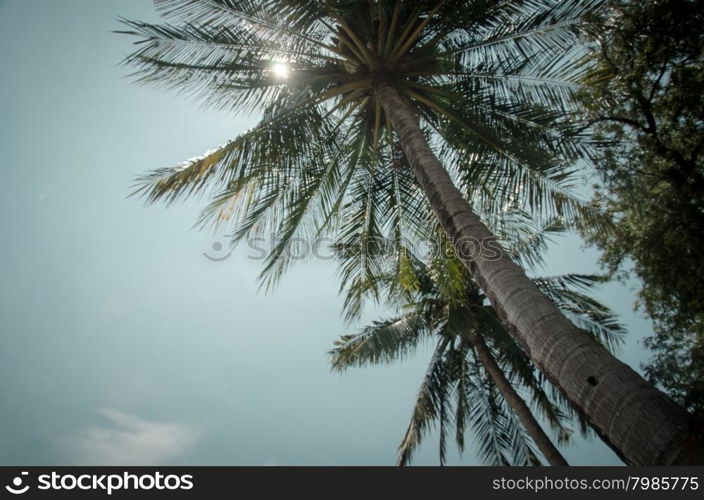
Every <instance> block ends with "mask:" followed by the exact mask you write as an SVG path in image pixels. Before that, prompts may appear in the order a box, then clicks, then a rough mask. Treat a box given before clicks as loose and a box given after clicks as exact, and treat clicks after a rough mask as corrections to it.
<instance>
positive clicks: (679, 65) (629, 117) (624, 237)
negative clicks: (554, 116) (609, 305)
mask: <svg viewBox="0 0 704 500" xmlns="http://www.w3.org/2000/svg"><path fill="white" fill-rule="evenodd" d="M596 26H597V29H596V30H595V32H596V34H597V37H598V39H599V44H598V46H597V47H596V48H595V50H594V56H595V57H596V58H597V60H598V63H599V64H598V67H597V69H596V70H595V71H594V72H593V73H591V74H590V76H589V78H588V80H587V82H588V83H589V84H590V87H591V90H589V91H587V92H586V93H585V103H586V104H587V105H588V106H589V107H590V109H591V112H592V113H593V116H592V117H591V118H592V119H593V120H594V121H595V122H596V123H597V127H598V129H599V130H600V132H601V133H602V134H603V136H604V137H605V138H608V139H611V140H613V143H612V144H611V145H610V146H609V147H608V148H607V149H606V150H605V151H604V156H603V160H602V161H601V162H600V163H599V166H598V170H599V174H600V177H601V185H598V186H596V195H595V199H596V201H597V202H598V203H599V204H601V205H602V206H603V208H605V209H606V210H607V212H608V213H609V214H610V215H611V216H612V217H613V220H614V222H615V226H616V230H615V231H614V232H603V231H600V230H597V229H594V228H588V227H586V228H585V230H584V233H585V235H586V236H587V239H588V241H590V242H591V243H593V244H595V245H596V246H598V247H599V248H600V249H601V250H602V251H603V263H604V264H605V265H606V266H607V267H608V269H609V270H610V271H611V272H612V273H614V274H616V273H617V272H619V270H621V271H623V270H624V269H628V270H630V266H631V265H632V266H633V267H632V271H633V272H634V273H635V274H636V275H637V276H638V277H639V278H640V279H641V280H642V283H643V285H642V288H641V290H640V291H639V304H640V305H641V306H642V307H643V308H644V309H645V311H646V312H647V313H648V315H649V316H650V317H651V318H652V319H653V321H654V326H655V334H654V335H653V336H652V337H650V338H649V339H647V341H646V343H647V345H648V346H649V347H650V348H651V349H652V350H653V352H654V357H653V359H652V360H651V361H650V363H649V364H648V365H647V366H645V369H646V373H647V375H648V376H649V377H650V379H651V380H652V381H654V382H657V383H659V384H661V385H662V386H663V387H664V388H665V389H666V390H667V391H669V393H670V394H671V395H672V396H673V397H674V398H675V399H677V400H679V401H680V402H681V403H682V404H684V405H685V406H686V407H687V408H688V409H689V410H690V411H697V412H701V411H702V410H703V409H704V372H703V367H704V363H702V361H704V351H703V350H704V286H702V284H701V278H702V276H703V275H704V162H703V160H702V154H701V152H702V146H703V145H704V100H703V99H702V90H703V89H704V29H702V26H704V2H702V1H700V0H661V1H652V0H651V1H643V2H631V1H624V0H620V1H617V2H614V3H613V4H612V8H611V10H609V11H608V12H607V14H606V15H605V16H604V17H603V18H601V19H599V20H598V21H597V24H596ZM604 27H606V29H604Z"/></svg>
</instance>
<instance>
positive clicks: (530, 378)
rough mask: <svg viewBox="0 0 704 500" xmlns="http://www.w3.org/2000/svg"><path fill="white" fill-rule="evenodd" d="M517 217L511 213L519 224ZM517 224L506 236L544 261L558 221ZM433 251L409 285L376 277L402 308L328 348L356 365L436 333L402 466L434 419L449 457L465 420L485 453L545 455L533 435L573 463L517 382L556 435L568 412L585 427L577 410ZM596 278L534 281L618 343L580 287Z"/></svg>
mask: <svg viewBox="0 0 704 500" xmlns="http://www.w3.org/2000/svg"><path fill="white" fill-rule="evenodd" d="M516 222H517V221H516V220H514V221H513V224H512V225H513V226H514V227H516ZM518 222H519V223H523V224H522V227H521V229H522V231H519V232H517V234H520V235H521V236H523V238H522V239H521V240H519V241H515V240H514V241H507V246H506V248H507V249H508V250H509V251H511V253H512V254H514V255H515V258H516V259H517V260H523V261H525V262H532V263H533V265H535V264H538V263H543V261H542V256H541V252H542V251H543V250H544V249H545V242H546V240H547V237H548V236H549V235H550V234H553V233H554V232H557V231H559V230H560V227H559V226H556V225H554V224H553V225H551V226H548V227H545V228H541V230H539V231H534V232H531V231H530V227H525V221H522V220H520V219H519V220H518ZM526 229H527V231H526ZM515 235H516V234H515V233H514V236H515ZM342 257H343V259H344V258H345V257H346V255H344V254H343V256H342ZM386 257H388V256H386ZM432 257H434V259H432V260H431V261H430V262H429V263H428V264H424V263H423V261H422V260H420V259H416V258H412V262H413V267H414V268H415V269H414V278H415V280H416V281H415V286H413V287H407V286H404V285H403V284H401V286H399V283H397V281H396V280H397V277H396V275H395V274H394V273H389V274H387V275H386V276H383V277H380V278H379V280H380V281H381V286H382V287H384V288H386V289H387V290H388V298H387V300H388V301H389V302H390V303H391V304H392V305H393V304H396V305H399V304H401V309H402V310H403V311H404V312H403V313H402V314H401V315H400V316H398V317H393V318H390V319H386V320H381V321H375V322H374V323H373V324H372V325H370V326H368V327H366V328H364V329H363V330H362V332H361V333H359V334H356V335H344V336H342V337H341V338H340V340H338V341H337V342H336V343H335V348H334V349H333V350H332V351H331V354H332V366H333V368H334V369H336V370H339V371H342V370H345V369H347V368H349V367H351V366H363V365H367V364H372V363H380V362H388V361H391V360H396V359H399V358H402V357H403V356H405V355H406V354H408V353H409V352H410V351H411V350H412V349H414V348H415V347H417V346H418V344H419V343H421V342H423V341H424V340H430V339H431V338H435V337H437V339H438V340H437V342H436V347H435V351H434V354H433V356H432V359H431V362H430V365H429V367H428V370H427V372H426V375H425V378H424V380H423V383H422V385H421V388H420V390H419V394H418V399H417V402H416V406H415V408H414V411H413V417H412V419H411V424H410V425H409V427H408V430H407V432H406V436H405V437H404V439H403V441H402V443H401V446H400V453H399V462H398V463H399V465H405V464H407V463H408V462H409V461H410V458H411V454H412V452H413V451H414V449H415V448H416V447H417V446H418V445H419V444H420V441H421V439H422V437H423V433H424V432H425V431H426V430H427V429H428V428H429V427H430V426H431V425H432V424H433V423H435V422H439V424H440V426H439V427H440V461H441V464H442V463H444V458H445V441H446V437H445V433H446V429H447V427H449V425H450V424H451V423H452V422H451V420H452V419H453V418H454V421H455V426H456V429H457V433H456V438H457V444H458V446H459V448H460V449H463V447H464V428H465V426H466V425H471V426H472V428H473V429H474V431H475V434H476V435H477V436H478V437H479V440H480V446H479V450H480V452H481V454H482V458H483V459H484V460H485V461H486V462H488V463H489V464H492V465H525V464H534V463H539V461H538V459H537V457H536V456H535V454H534V453H533V450H532V448H531V445H530V443H529V442H528V441H527V439H526V434H527V435H528V436H529V437H530V439H531V440H532V441H533V443H535V445H536V446H537V448H538V449H539V450H540V452H541V453H542V454H543V456H544V457H545V459H546V460H547V461H548V463H550V464H551V465H558V466H560V465H568V464H567V462H566V460H565V459H564V457H563V456H562V454H561V453H560V451H559V450H558V449H557V448H556V447H555V445H554V444H553V442H552V440H551V439H550V437H549V436H548V435H547V434H546V433H545V432H544V431H543V429H542V427H541V426H540V424H539V423H538V421H537V419H536V418H535V417H534V415H533V413H532V412H531V410H530V408H529V406H528V405H527V404H526V402H525V401H524V400H523V398H522V397H521V395H520V394H519V392H518V391H517V390H516V389H515V388H514V385H521V386H523V387H525V388H528V389H529V391H530V394H531V397H532V399H533V401H534V402H535V404H536V406H537V408H538V409H539V410H541V412H542V413H543V415H544V416H545V417H546V420H547V421H548V423H550V424H551V426H552V427H553V428H554V430H555V431H556V432H557V435H558V437H559V438H560V440H566V439H567V437H568V436H569V432H568V431H567V429H566V428H565V427H564V424H563V422H562V420H563V415H564V413H565V410H566V411H567V413H569V414H571V416H572V417H573V418H575V419H577V420H578V421H580V423H581V424H582V427H583V429H584V428H585V427H584V425H583V422H581V419H580V418H579V415H575V414H574V412H570V411H569V410H570V408H569V406H566V405H565V404H564V400H563V399H562V398H560V397H559V396H558V398H557V400H556V401H555V399H554V398H551V397H550V396H549V395H548V394H546V392H545V391H544V388H543V382H542V381H541V380H540V377H539V376H538V375H537V374H536V370H535V367H534V366H532V365H531V363H530V360H529V359H528V357H527V356H526V354H525V352H524V351H523V350H522V349H521V348H520V346H518V345H517V344H516V342H515V341H514V340H513V339H512V338H511V337H510V335H509V334H508V332H507V330H506V328H505V326H504V325H503V324H501V322H500V321H499V320H498V318H497V317H496V315H495V312H494V310H493V308H491V306H489V305H488V304H487V302H486V297H485V296H483V295H482V294H481V293H480V291H479V290H478V289H477V286H476V283H475V282H474V281H473V280H472V278H471V276H469V274H468V273H467V271H466V270H465V269H463V268H462V266H461V264H459V263H458V262H457V259H456V258H454V259H453V258H447V257H448V256H447V255H444V254H442V253H437V252H435V253H434V254H433V255H432ZM438 257H441V258H439V259H438ZM599 281H601V279H600V278H599V277H598V276H589V275H566V276H557V277H552V278H540V279H535V280H534V282H535V283H536V284H537V285H538V287H539V288H540V289H541V290H543V291H544V293H546V294H547V295H548V296H549V297H550V298H551V300H552V301H553V302H555V303H556V304H557V305H558V307H560V309H561V310H563V311H564V312H565V313H566V314H568V315H569V316H570V317H571V318H572V319H573V321H575V323H576V324H578V325H580V326H581V327H582V328H583V329H584V330H585V331H587V332H589V333H590V334H591V335H593V336H594V337H595V338H596V339H597V340H598V341H603V342H605V343H606V344H607V345H608V346H609V347H613V346H614V345H615V344H616V343H617V342H618V341H619V340H620V335H621V334H622V333H623V332H624V331H623V329H622V327H621V326H620V325H619V324H618V322H617V321H616V320H615V318H614V316H613V314H612V313H611V312H610V311H609V310H608V309H607V308H606V307H604V306H603V305H601V304H599V303H598V302H596V301H595V300H593V299H592V298H590V297H589V296H587V295H585V294H584V293H582V292H581V291H580V289H588V288H590V287H592V286H593V285H594V284H595V283H597V282H599ZM404 302H408V303H407V304H404ZM487 342H488V343H487ZM494 353H496V354H494ZM497 391H498V393H499V394H500V397H497V394H496V392H497ZM450 402H451V403H454V404H455V406H456V410H455V411H454V412H452V411H451V409H450V408H448V405H449V403H450Z"/></svg>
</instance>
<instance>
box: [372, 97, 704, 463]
mask: <svg viewBox="0 0 704 500" xmlns="http://www.w3.org/2000/svg"><path fill="white" fill-rule="evenodd" d="M376 97H377V99H378V100H379V102H380V104H381V106H382V107H383V108H384V111H385V112H386V115H387V116H388V118H389V120H390V121H391V124H392V126H393V128H394V130H395V131H396V134H397V136H398V138H399V141H400V143H401V147H402V148H403V151H404V153H405V155H406V158H407V159H408V161H409V163H410V165H411V168H413V171H414V173H415V175H416V178H417V179H418V182H419V184H420V186H421V187H422V189H423V190H424V192H425V195H426V197H427V198H428V201H429V203H430V205H431V206H432V208H433V211H434V212H435V214H436V216H437V217H438V220H439V221H440V223H441V225H442V227H443V229H444V230H445V231H446V232H447V235H448V237H449V238H450V240H451V241H453V242H454V245H455V248H456V251H457V254H458V256H459V257H460V259H461V260H462V262H463V263H464V265H465V266H466V267H467V268H468V269H469V271H470V272H471V273H472V276H474V278H475V279H476V280H477V282H478V284H479V285H480V286H481V288H482V289H483V290H484V293H486V295H487V297H488V298H489V300H490V301H491V303H492V305H493V306H494V308H495V309H496V311H497V313H498V314H499V316H500V317H501V319H502V320H503V321H504V322H505V323H506V324H507V325H508V326H509V329H510V331H511V333H512V335H514V337H515V338H516V340H517V341H518V342H519V343H520V344H521V345H522V346H523V348H524V349H525V350H526V352H527V353H528V355H529V356H530V357H531V359H532V360H533V361H534V362H535V363H536V365H537V366H538V367H539V368H540V370H542V371H543V373H544V374H545V375H546V376H547V377H548V379H549V380H550V381H551V382H552V383H553V384H555V385H556V387H557V388H558V389H559V390H560V391H561V392H562V393H563V394H564V395H565V397H566V398H567V399H568V400H569V401H570V402H571V403H572V405H573V406H574V407H575V408H576V409H577V410H578V411H579V412H581V413H582V414H583V415H584V417H585V419H586V420H587V421H588V422H589V423H590V425H591V426H592V427H593V428H594V430H595V431H596V432H597V433H598V434H599V435H600V436H601V438H602V439H603V440H604V442H606V443H607V444H608V445H609V446H610V447H611V448H612V449H613V450H614V451H615V452H616V453H617V454H618V455H619V456H620V457H621V458H622V459H623V460H624V462H626V463H627V464H630V465H656V464H661V465H664V464H681V465H684V464H704V446H702V443H703V442H704V438H703V437H702V434H701V431H699V430H697V431H695V430H694V429H695V428H694V424H693V422H692V420H691V419H690V417H689V415H688V414H687V413H686V412H685V410H684V409H682V408H681V407H680V406H678V405H677V404H675V403H674V402H673V401H672V400H671V399H670V398H668V397H667V396H665V395H664V394H663V393H661V392H660V391H658V390H657V389H656V388H655V387H653V386H652V385H651V384H649V383H648V382H646V381H645V380H644V379H643V378H642V377H641V376H640V375H638V374H637V373H636V372H635V371H633V370H632V369H631V368H630V367H628V366H627V365H625V364H624V363H622V362H620V361H619V360H617V359H616V358H615V357H614V356H613V355H611V353H609V352H608V351H607V350H606V349H605V348H604V347H603V346H601V345H599V344H598V343H597V342H595V341H594V340H593V339H592V338H591V337H590V336H589V335H588V334H587V333H585V332H583V331H582V330H579V329H578V328H576V327H575V326H574V325H573V324H572V323H571V322H570V321H569V320H568V319H567V318H566V317H565V316H564V315H563V314H562V313H561V312H560V311H559V309H558V308H557V307H556V306H555V305H554V304H553V303H552V302H551V301H550V300H549V299H548V298H547V297H546V296H545V295H544V294H543V293H542V292H541V291H540V290H539V289H538V288H537V287H536V286H535V284H533V282H532V281H530V279H528V277H527V276H526V274H525V272H524V271H523V269H521V268H520V267H519V266H517V265H516V264H515V263H514V262H513V261H512V260H511V259H510V258H509V257H508V256H506V253H505V252H503V251H502V252H501V255H500V256H499V257H496V256H495V254H492V253H490V254H488V255H481V254H480V255H476V252H473V251H472V252H469V245H470V244H471V245H472V246H474V244H477V243H479V244H481V246H482V248H487V247H486V245H487V243H489V242H491V248H492V249H500V246H499V244H498V242H496V237H495V236H494V235H493V234H492V233H491V232H490V231H489V229H488V228H487V227H486V226H485V225H484V224H483V223H482V222H481V220H480V219H479V217H478V216H477V215H476V214H475V213H474V212H473V211H472V209H471V208H470V206H469V203H468V202H467V201H466V200H465V199H464V197H463V196H462V193H461V192H460V191H459V190H458V189H457V187H456V186H455V185H454V184H453V182H452V179H451V178H450V176H449V175H448V173H447V171H446V170H445V169H444V168H443V166H442V164H441V163H440V161H439V160H438V159H437V157H436V156H435V155H434V154H433V152H432V151H431V149H430V147H429V145H428V142H427V141H426V139H425V136H424V134H423V132H422V130H421V128H420V126H419V124H418V119H417V117H416V115H415V112H414V108H413V106H412V105H411V104H409V103H408V102H407V101H405V100H404V99H403V98H402V97H401V96H400V94H399V93H398V91H396V89H395V88H393V87H391V86H389V85H385V84H381V85H380V86H379V87H378V88H377V89H376ZM468 254H470V255H468Z"/></svg>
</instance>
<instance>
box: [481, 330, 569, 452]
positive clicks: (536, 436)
mask: <svg viewBox="0 0 704 500" xmlns="http://www.w3.org/2000/svg"><path fill="white" fill-rule="evenodd" d="M472 344H473V345H474V349H475V351H476V352H477V356H479V361H481V363H482V364H483V365H484V368H485V369H486V371H487V373H489V376H490V377H491V380H492V381H493V382H494V385H496V387H497V388H498V389H499V391H500V392H501V394H502V395H503V397H504V399H505V400H506V402H507V403H508V405H509V406H510V407H511V409H512V410H513V411H514V413H515V414H516V416H517V417H518V420H520V421H521V424H523V428H524V429H525V430H526V432H528V434H529V435H530V437H531V438H532V439H533V442H534V443H535V444H536V446H537V447H538V449H539V450H540V452H541V453H542V454H543V456H544V457H545V459H546V460H547V461H548V463H549V464H550V465H569V464H568V463H567V460H565V457H563V456H562V453H560V450H558V449H557V448H556V447H555V445H554V444H552V440H551V439H550V438H549V437H548V435H547V434H545V431H544V430H543V428H542V427H540V424H539V423H538V421H537V420H536V419H535V417H534V416H533V412H531V411H530V408H528V405H527V404H526V402H525V401H524V400H523V398H521V396H519V395H518V393H517V392H516V390H515V389H514V388H513V386H512V385H511V383H510V382H509V381H508V379H507V378H506V375H504V372H503V370H502V369H501V368H500V367H499V365H498V364H497V363H496V360H495V359H494V356H492V354H491V352H490V351H489V348H488V347H487V346H486V344H485V343H484V339H482V338H481V337H479V336H477V335H475V336H474V338H473V339H472Z"/></svg>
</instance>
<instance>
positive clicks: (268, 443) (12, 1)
mask: <svg viewBox="0 0 704 500" xmlns="http://www.w3.org/2000/svg"><path fill="white" fill-rule="evenodd" d="M120 16H122V17H125V18H128V19H135V20H143V21H152V22H155V21H158V18H157V16H156V14H155V12H154V8H153V6H152V3H151V1H150V0H101V1H99V2H96V1H95V0H70V1H69V0H32V1H27V0H0V60H1V61H2V65H3V69H2V78H0V155H1V158H2V165H1V166H0V172H1V173H0V227H1V228H2V232H1V233H0V234H1V235H2V240H1V241H2V244H0V272H1V276H2V279H1V280H0V465H77V464H82V465H171V464H173V465H391V464H393V463H394V460H395V457H396V449H397V446H398V444H399V442H400V440H401V437H402V435H403V433H404V431H405V429H406V426H407V424H408V419H409V416H410V411H411V408H412V404H413V401H414V398H415V395H416V391H417V388H418V385H419V383H420V381H421V379H422V377H423V374H424V371H425V368H426V363H427V362H428V360H429V350H428V349H427V348H422V349H420V350H419V351H418V353H417V354H416V355H414V356H411V357H409V358H408V359H406V360H405V361H404V362H403V363H396V364H392V365H386V366H380V367H369V368H364V369H354V370H351V371H348V372H346V373H344V374H339V373H333V372H331V371H330V368H329V360H328V356H327V354H326V353H327V351H328V350H329V349H330V348H331V346H332V343H333V341H334V339H335V338H337V337H338V336H339V335H341V334H343V333H353V332H356V331H358V330H359V329H360V327H361V326H363V325H364V324H366V323H368V322H370V321H371V320H373V319H376V318H378V317H380V316H384V315H388V314H390V311H386V310H384V309H383V308H381V307H376V308H374V307H372V308H369V310H367V311H366V312H365V314H364V317H363V318H362V319H361V320H360V321H358V322H355V323H353V324H345V322H344V321H343V319H342V317H341V314H340V313H341V308H342V299H341V297H340V296H339V295H338V288H339V281H338V276H337V275H336V269H335V266H334V264H333V263H332V262H330V261H321V260H317V261H311V262H309V263H307V264H302V265H299V266H296V267H294V268H293V269H292V270H291V271H290V272H289V273H288V275H287V276H285V278H284V279H283V280H282V282H281V284H280V285H279V286H278V287H277V288H276V289H274V290H273V291H271V292H268V293H264V292H263V291H261V290H259V289H258V281H257V276H258V273H259V271H260V270H261V262H258V261H256V260H254V259H252V258H251V257H252V252H251V251H249V250H248V249H247V248H240V249H237V250H236V251H234V252H233V253H232V254H230V252H229V251H228V250H227V248H226V247H222V248H221V247H220V245H219V244H220V243H221V242H223V241H224V237H223V235H222V234H218V233H213V232H203V231H197V230H194V229H193V228H192V226H193V223H194V222H195V220H196V217H197V214H198V209H199V207H202V206H203V201H202V200H201V201H200V203H199V201H198V200H193V201H189V202H187V203H183V204H177V205H174V206H171V207H168V208H165V207H164V206H160V205H157V206H151V207H145V206H144V204H143V203H142V202H140V201H139V200H137V199H134V198H128V197H127V195H128V194H129V192H130V187H131V185H132V182H133V179H134V178H135V176H137V175H138V174H140V173H144V172H146V171H149V170H151V169H154V168H159V167H164V166H171V165H174V164H177V163H179V162H181V161H183V160H185V159H187V158H191V157H194V156H197V155H199V154H201V153H203V152H204V151H206V150H208V149H211V148H213V147H215V146H217V145H219V144H221V143H223V142H224V141H226V140H227V139H229V138H232V137H234V136H236V135H237V134H238V133H239V132H241V131H243V130H245V129H246V128H248V127H251V126H252V125H254V124H255V123H256V117H254V116H250V117H247V116H232V115H230V114H228V113H225V112H216V111H213V110H208V109H203V108H202V107H201V106H199V105H198V104H196V103H194V102H192V101H190V100H188V99H187V98H184V97H182V96H178V95H174V94H169V93H165V92H161V91H158V90H155V89H149V88H143V87H140V86H137V85H135V84H133V83H131V81H130V80H129V78H127V75H128V73H129V70H128V69H127V68H125V67H123V66H120V65H119V62H120V61H121V59H122V58H123V57H124V56H125V55H127V54H128V53H129V52H130V50H131V40H130V39H128V38H127V37H125V36H123V35H118V34H115V33H112V31H113V30H116V29H120V24H119V23H118V21H117V18H118V17H120ZM206 256H210V257H211V258H210V259H209V258H206ZM597 258H598V255H597V254H596V252H595V251H594V250H591V249H584V248H582V243H581V242H580V240H579V239H578V238H577V237H576V236H569V237H562V238H560V239H558V240H557V241H556V242H555V244H553V245H552V246H551V250H550V252H549V254H548V258H547V261H548V265H547V266H546V269H545V270H544V271H543V272H542V274H557V273H562V272H596V271H598V266H597ZM215 260H219V261H220V262H216V261H215ZM632 288H633V283H630V284H626V285H623V284H609V285H605V286H603V287H602V288H601V289H600V294H599V297H600V298H601V300H603V301H604V302H605V303H607V304H608V305H610V306H611V307H612V308H613V309H614V310H616V311H617V312H618V313H619V314H620V315H621V320H622V321H623V323H624V324H625V325H626V326H627V327H628V328H629V329H630V330H631V334H630V335H629V337H628V340H627V342H626V345H625V346H624V347H623V348H622V349H621V351H620V353H619V357H620V358H621V359H623V360H624V361H626V362H627V363H629V364H631V366H633V367H634V368H637V367H638V364H639V363H640V362H641V361H643V360H644V359H646V357H647V352H646V351H645V350H644V349H643V348H642V346H641V344H640V339H642V337H643V336H645V335H648V334H649V333H650V328H649V326H648V323H647V321H645V320H644V319H643V318H642V317H641V315H640V314H639V313H637V312H634V311H633V302H634V293H633V290H632ZM563 451H564V454H565V456H566V458H567V460H568V461H569V462H570V463H573V464H577V465H591V464H594V465H610V464H619V463H620V462H619V460H618V458H617V457H616V456H615V455H614V453H613V452H612V451H611V450H610V449H608V448H607V447H606V446H605V445H603V444H602V443H601V442H600V441H599V440H598V439H597V438H592V439H590V440H587V441H584V440H582V439H581V438H577V439H575V440H574V442H573V443H571V444H570V445H568V446H566V447H565V448H564V449H563ZM437 457H438V454H437V438H436V436H430V437H429V438H428V439H427V440H426V441H425V443H424V445H423V446H422V447H421V449H420V450H419V452H418V453H417V454H416V456H415V460H414V464H418V465H436V464H437V463H438V458H437ZM448 458H449V463H450V464H466V465H472V464H477V463H478V461H477V458H476V456H475V453H474V452H473V448H472V443H471V440H470V441H469V442H468V445H467V449H466V450H465V453H464V454H463V455H462V457H459V455H458V453H457V451H456V450H455V449H454V448H450V452H449V453H448Z"/></svg>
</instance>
